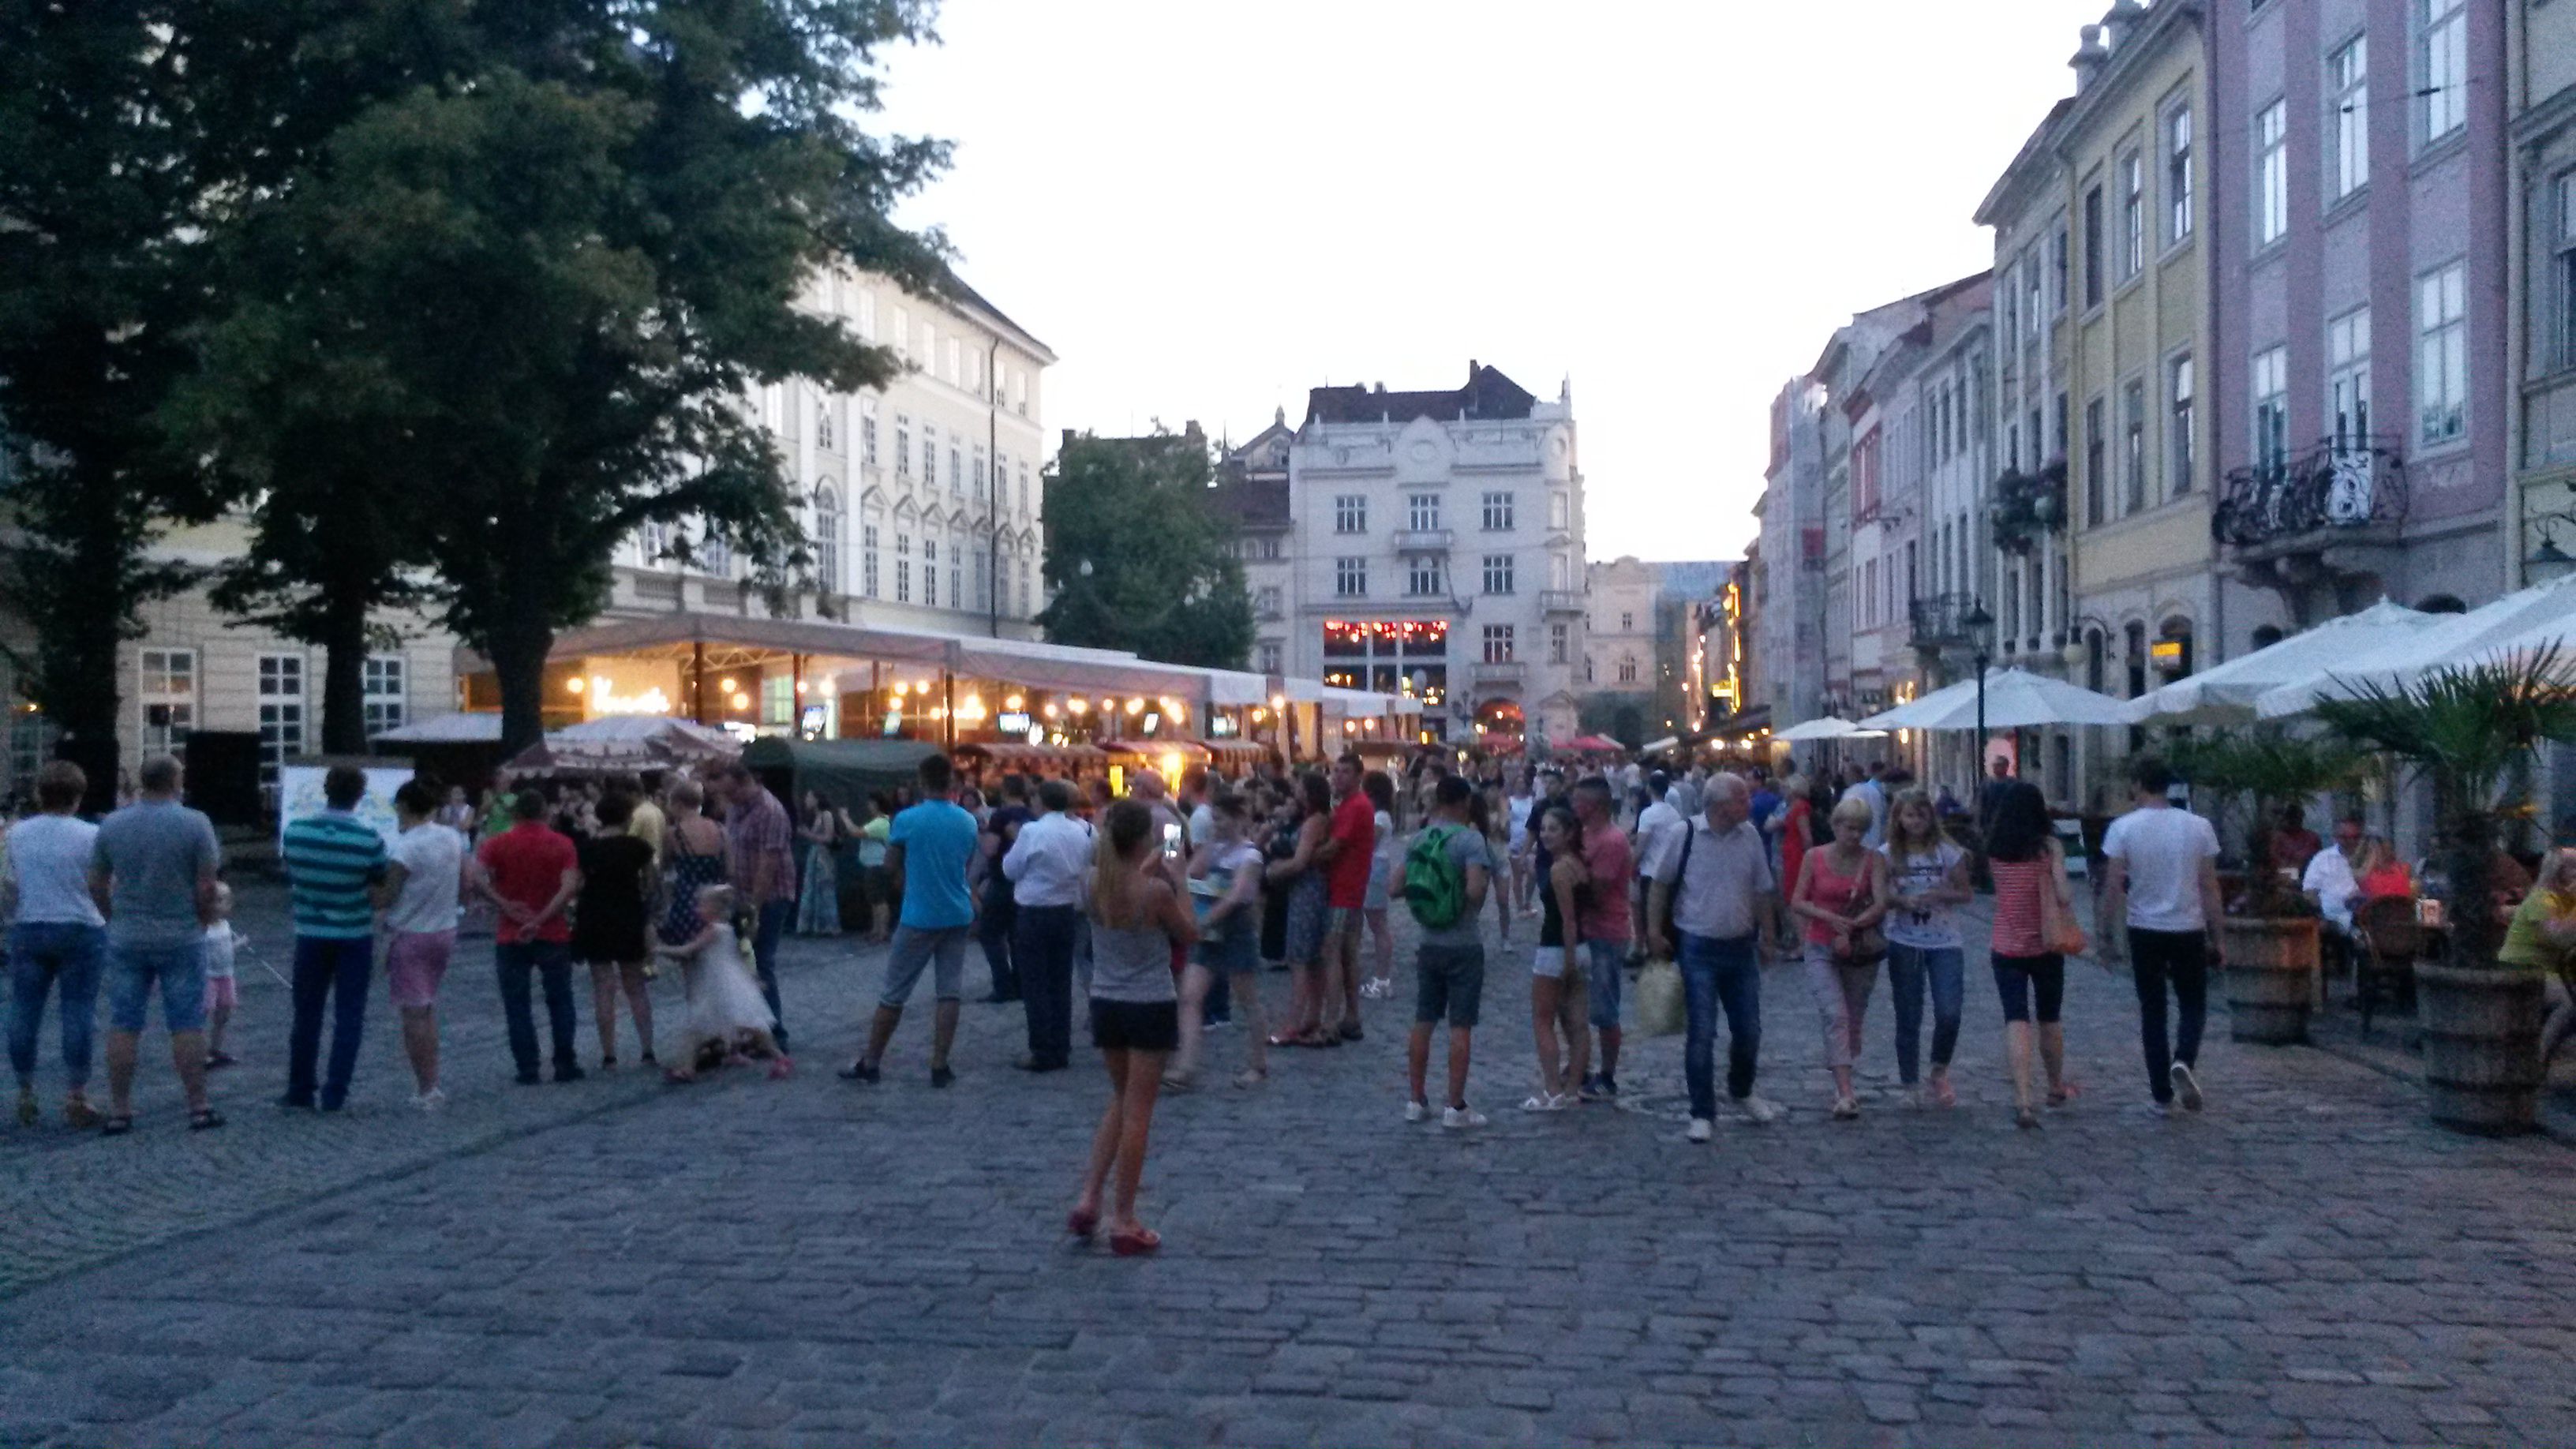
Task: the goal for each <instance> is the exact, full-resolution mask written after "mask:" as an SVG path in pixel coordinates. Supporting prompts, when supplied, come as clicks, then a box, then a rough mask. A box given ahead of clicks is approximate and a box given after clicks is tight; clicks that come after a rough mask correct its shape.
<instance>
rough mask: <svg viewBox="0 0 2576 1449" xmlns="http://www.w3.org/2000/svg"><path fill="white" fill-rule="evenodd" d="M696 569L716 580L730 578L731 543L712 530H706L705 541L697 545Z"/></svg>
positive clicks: (731, 567)
mask: <svg viewBox="0 0 2576 1449" xmlns="http://www.w3.org/2000/svg"><path fill="white" fill-rule="evenodd" d="M698 567H699V568H701V569H703V570H704V571H705V572H707V573H708V574H711V575H713V576H714V577H716V578H720V579H729V578H732V577H733V543H732V541H731V540H729V539H727V538H726V537H725V536H724V535H723V534H721V533H718V532H716V531H715V530H714V529H709V530H707V537H706V541H705V542H704V543H701V544H700V545H698Z"/></svg>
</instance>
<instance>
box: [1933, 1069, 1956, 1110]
mask: <svg viewBox="0 0 2576 1449" xmlns="http://www.w3.org/2000/svg"><path fill="white" fill-rule="evenodd" d="M1932 1100H1933V1102H1934V1103H1935V1104H1936V1105H1938V1106H1943V1107H1956V1106H1958V1105H1959V1089H1958V1088H1956V1087H1953V1086H1951V1085H1950V1078H1949V1076H1948V1074H1947V1073H1944V1074H1943V1075H1941V1076H1937V1077H1934V1078H1933V1079H1932Z"/></svg>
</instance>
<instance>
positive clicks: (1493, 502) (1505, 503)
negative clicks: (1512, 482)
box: [1485, 493, 1512, 533]
mask: <svg viewBox="0 0 2576 1449" xmlns="http://www.w3.org/2000/svg"><path fill="white" fill-rule="evenodd" d="M1485 531H1486V532H1487V533H1509V532H1511V531H1512V495H1511V494H1509V493H1488V494H1486V495H1485Z"/></svg>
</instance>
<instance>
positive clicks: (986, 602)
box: [966, 352, 993, 614]
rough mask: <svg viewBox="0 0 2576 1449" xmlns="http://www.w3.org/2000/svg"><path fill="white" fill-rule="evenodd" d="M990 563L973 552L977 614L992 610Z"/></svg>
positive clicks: (982, 555)
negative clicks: (988, 568) (988, 570)
mask: <svg viewBox="0 0 2576 1449" xmlns="http://www.w3.org/2000/svg"><path fill="white" fill-rule="evenodd" d="M966 355H967V357H968V359H969V360H972V359H973V357H974V355H975V354H973V353H971V352H970V353H968V354H966ZM991 562H992V560H991V559H989V558H988V557H986V556H985V554H984V551H983V550H981V549H978V550H976V551H975V612H977V613H979V614H982V613H989V612H991V611H992V608H993V580H992V577H991V575H989V574H988V573H986V572H985V570H986V568H987V567H988V566H989V565H990V564H991Z"/></svg>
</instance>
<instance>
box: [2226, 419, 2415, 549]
mask: <svg viewBox="0 0 2576 1449" xmlns="http://www.w3.org/2000/svg"><path fill="white" fill-rule="evenodd" d="M2406 503H2407V495H2406V460H2405V458H2404V457H2403V456H2402V455H2401V454H2400V453H2399V452H2398V450H2397V440H2396V439H2395V438H2390V437H2379V436H2374V437H2370V438H2364V439H2360V440H2352V439H2345V440H2340V441H2338V440H2336V439H2331V438H2329V439H2327V440H2325V441H2323V442H2321V443H2319V444H2317V445H2316V446H2315V447H2313V448H2310V449H2308V450H2307V451H2306V452H2303V453H2297V454H2293V455H2291V456H2290V457H2287V458H2283V459H2280V460H2278V461H2275V462H2269V463H2257V464H2255V465H2253V466H2252V467H2247V468H2233V469H2230V470H2228V474H2227V477H2226V479H2225V481H2224V483H2223V485H2222V487H2221V490H2220V492H2219V496H2218V506H2217V508H2216V509H2215V510H2214V511H2213V512H2212V513H2211V515H2210V520H2209V530H2210V533H2211V535H2212V536H2213V537H2215V538H2216V539H2217V540H2218V541H2219V542H2220V543H2224V544H2228V545H2231V546H2233V547H2236V548H2240V549H2252V548H2266V547H2271V546H2276V545H2280V544H2284V543H2289V542H2291V541H2293V540H2296V539H2300V538H2302V537H2305V536H2307V535H2310V534H2319V533H2327V534H2331V533H2332V532H2334V531H2339V530H2345V529H2357V528H2367V527H2369V526H2370V525H2372V524H2396V523H2403V522H2405V521H2406Z"/></svg>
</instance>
